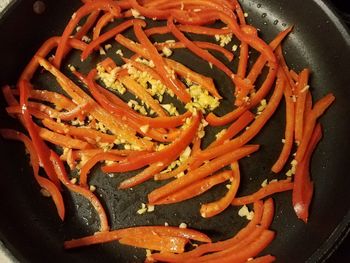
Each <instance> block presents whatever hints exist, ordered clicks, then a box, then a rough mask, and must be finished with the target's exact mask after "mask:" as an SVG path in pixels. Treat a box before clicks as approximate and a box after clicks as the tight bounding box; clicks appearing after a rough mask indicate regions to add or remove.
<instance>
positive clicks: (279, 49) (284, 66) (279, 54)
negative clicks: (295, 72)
mask: <svg viewBox="0 0 350 263" xmlns="http://www.w3.org/2000/svg"><path fill="white" fill-rule="evenodd" d="M276 55H277V57H278V60H279V63H280V67H281V68H282V69H283V71H284V74H285V76H286V77H287V80H288V82H289V85H290V86H291V87H292V91H293V94H295V92H296V85H295V83H294V81H293V78H292V77H291V75H290V71H289V68H288V66H287V63H286V60H285V58H284V55H283V51H282V46H281V45H279V46H278V47H277V48H276Z"/></svg>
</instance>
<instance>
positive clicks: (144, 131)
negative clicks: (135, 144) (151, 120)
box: [140, 125, 149, 133]
mask: <svg viewBox="0 0 350 263" xmlns="http://www.w3.org/2000/svg"><path fill="white" fill-rule="evenodd" d="M140 130H141V131H142V132H143V133H147V132H148V130H149V125H143V126H141V127H140Z"/></svg>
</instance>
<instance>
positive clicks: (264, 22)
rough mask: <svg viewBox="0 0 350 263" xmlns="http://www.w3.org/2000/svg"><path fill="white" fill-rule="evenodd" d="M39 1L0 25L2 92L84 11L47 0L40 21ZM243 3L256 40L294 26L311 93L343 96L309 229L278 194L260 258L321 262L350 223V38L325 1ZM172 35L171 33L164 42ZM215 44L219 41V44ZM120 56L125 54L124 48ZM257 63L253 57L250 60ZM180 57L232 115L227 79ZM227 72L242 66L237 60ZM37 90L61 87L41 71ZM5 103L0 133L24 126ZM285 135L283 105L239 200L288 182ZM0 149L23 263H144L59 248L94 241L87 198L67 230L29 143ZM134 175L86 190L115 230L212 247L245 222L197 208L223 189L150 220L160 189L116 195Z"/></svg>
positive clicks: (117, 249) (137, 256) (114, 253)
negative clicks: (186, 236) (189, 237)
mask: <svg viewBox="0 0 350 263" xmlns="http://www.w3.org/2000/svg"><path fill="white" fill-rule="evenodd" d="M33 2H34V1H32V0H30V1H29V0H26V1H24V0H22V1H15V3H14V4H13V5H12V6H11V7H10V8H9V9H8V10H7V12H6V13H5V14H2V17H1V18H0V32H1V41H0V58H1V62H0V69H1V70H0V85H3V84H5V83H10V84H14V83H15V82H16V79H17V77H18V75H19V73H20V72H21V70H22V69H23V67H24V66H25V64H26V63H27V62H28V60H29V59H30V57H31V56H32V55H33V54H34V52H35V50H37V48H38V47H39V46H40V45H41V43H42V42H43V41H44V40H45V39H47V38H48V37H50V36H53V35H59V34H60V33H61V32H62V30H63V28H64V25H65V24H66V23H67V21H68V19H69V17H70V16H71V14H72V13H73V12H74V10H75V9H76V8H77V7H78V6H79V5H80V3H79V1H77V0H75V1H68V0H62V1H46V4H47V5H46V11H45V13H44V14H42V15H36V14H34V13H33V11H32V4H33ZM265 2H267V3H265ZM242 5H243V7H244V9H245V11H246V12H247V13H248V14H249V16H248V18H247V20H248V22H249V23H251V24H253V25H254V26H256V27H257V28H259V29H260V35H261V36H262V38H263V39H265V40H267V41H269V40H271V39H272V38H273V37H274V36H275V35H276V34H277V33H278V32H279V31H281V30H283V29H285V28H286V27H287V26H289V25H292V24H294V25H295V28H294V31H293V33H292V34H291V35H290V36H289V37H288V39H287V41H285V43H284V50H285V52H286V59H287V61H288V64H289V65H290V67H291V68H293V69H295V70H296V71H299V70H301V69H302V68H304V67H309V68H311V70H312V77H311V87H312V93H313V95H314V98H315V99H317V98H320V97H321V96H323V95H325V94H326V93H328V92H330V91H332V92H333V93H334V94H335V96H336V98H337V100H336V103H335V104H334V105H333V106H332V108H331V109H330V110H329V111H328V112H327V114H326V115H325V116H324V117H323V118H322V121H321V122H322V124H323V127H324V139H323V140H322V141H321V143H320V144H319V146H318V148H317V151H316V153H315V155H314V157H313V159H312V167H311V169H312V177H313V180H314V182H315V196H314V200H313V203H312V205H311V216H310V220H309V223H308V224H307V225H305V224H304V223H302V222H301V221H299V220H297V219H296V217H295V215H294V212H293V210H292V206H291V193H290V192H289V193H283V194H278V195H275V197H274V200H275V202H276V215H275V219H274V222H273V224H272V227H271V228H272V229H273V230H276V232H277V236H276V239H275V240H274V241H273V242H272V244H271V245H270V246H269V247H268V248H267V249H266V250H265V251H264V254H265V253H272V254H273V255H275V256H277V259H278V261H277V262H286V263H288V262H305V261H308V262H322V261H323V260H324V259H325V258H326V257H327V256H328V255H329V253H330V252H331V251H332V250H333V248H334V247H336V246H337V244H338V243H339V242H340V240H341V239H342V237H344V235H345V233H346V232H347V230H348V225H349V221H350V215H349V204H348V203H347V202H346V200H349V197H350V191H348V189H347V187H348V185H349V183H350V179H349V172H348V168H347V164H348V161H347V160H348V158H347V157H348V154H347V149H349V146H350V142H349V136H348V134H350V126H349V125H350V124H349V121H348V116H349V114H350V110H349V109H350V107H349V105H348V101H349V99H350V94H349V89H348V85H349V83H350V74H348V69H349V68H350V62H349V57H350V48H349V47H350V45H349V39H350V38H349V34H348V32H347V31H346V30H345V28H344V26H343V25H342V24H341V23H340V22H339V20H338V18H337V17H336V15H334V13H333V12H332V11H331V10H330V9H329V8H328V7H327V5H326V4H325V3H324V2H323V1H305V0H304V1H302V0H295V1H288V0H280V1H278V0H271V1H261V0H260V1H257V0H252V1H247V0H244V1H242ZM295 7H298V8H295ZM217 26H219V25H217ZM127 35H128V36H132V33H131V32H128V33H127ZM192 37H193V36H192ZM168 38H169V37H168V36H165V37H163V38H159V40H161V39H163V40H164V39H168ZM206 40H208V39H206ZM210 40H211V41H213V38H212V39H210ZM233 42H234V41H233ZM111 43H113V42H111ZM113 44H114V43H113ZM232 44H233V43H231V44H230V45H229V48H230V47H231V45H232ZM117 48H118V47H117V46H115V45H114V46H113V48H112V49H111V50H109V51H108V54H109V55H110V56H112V58H115V59H117V56H116V55H115V54H114V51H115V50H116V49H117ZM123 51H124V53H126V54H128V53H127V51H126V50H125V49H123ZM129 54H130V53H129ZM215 55H217V56H218V57H219V58H220V59H222V60H223V61H225V59H224V58H223V57H221V56H220V54H217V53H215ZM236 56H238V54H237V53H236ZM255 56H256V54H254V52H253V53H252V54H251V57H252V58H254V57H255ZM101 59H102V58H101V57H99V56H97V55H94V56H92V57H91V58H89V59H88V61H87V63H85V64H84V65H83V64H81V63H80V62H79V53H73V54H72V55H70V56H69V57H68V58H67V59H66V60H65V65H67V64H68V63H71V64H74V65H77V66H78V67H79V69H81V71H83V72H87V71H88V69H89V67H90V66H91V65H93V64H96V62H98V61H100V60H101ZM174 59H176V60H178V61H180V62H182V63H184V64H185V65H188V66H190V67H191V68H192V69H194V70H196V71H198V72H201V73H203V74H205V75H209V76H211V77H213V78H214V80H215V83H216V85H217V86H218V88H219V90H220V93H221V94H222V95H223V96H224V97H225V99H227V101H226V102H225V103H222V105H221V106H220V107H219V108H218V109H217V110H216V113H218V114H224V113H225V112H228V111H230V110H231V109H232V106H231V103H230V99H232V87H231V84H230V82H229V80H228V79H227V78H226V77H225V76H224V74H223V73H221V72H219V71H218V70H216V69H215V68H214V69H211V68H210V67H209V65H208V63H207V62H205V61H203V60H201V59H200V58H198V57H196V56H195V55H193V54H190V53H189V52H187V51H184V50H177V51H175V52H174ZM89 65H90V66H89ZM230 66H232V67H235V66H236V65H235V63H233V64H230ZM34 83H35V84H37V86H38V87H42V88H44V87H45V88H47V89H51V90H58V89H59V87H58V85H57V83H55V81H54V80H53V78H52V77H50V76H49V74H47V73H43V74H37V75H36V77H35V79H34ZM0 104H1V111H0V127H1V128H3V127H12V128H20V127H19V125H18V124H17V122H16V121H15V120H13V119H10V118H9V117H7V115H6V114H5V112H4V110H3V108H4V106H5V102H4V99H3V98H2V97H1V100H0ZM283 130H284V104H283V103H282V104H281V106H280V107H279V109H278V111H277V113H276V114H275V115H274V116H273V118H272V119H271V120H270V122H269V123H268V124H267V125H266V127H265V128H264V129H263V130H262V132H261V133H260V134H259V135H258V136H257V137H256V138H255V139H254V140H253V141H252V142H253V143H259V144H260V145H261V146H262V147H261V149H260V151H259V152H258V153H257V154H253V155H252V156H251V157H250V158H247V159H245V160H243V161H242V162H241V166H242V184H241V185H242V186H241V189H240V191H239V195H244V194H248V193H251V192H253V191H255V190H257V189H258V188H259V187H260V184H261V182H262V181H263V180H264V179H266V178H269V179H273V178H283V177H284V175H283V173H281V174H280V175H277V176H276V175H273V174H272V173H271V172H270V167H271V165H272V164H273V162H274V161H275V160H276V158H277V156H278V153H279V151H280V149H281V147H282V144H281V139H282V138H283V132H284V131H283ZM217 131H219V129H217V128H216V129H211V130H209V131H208V134H209V136H208V137H210V138H211V139H212V138H213V135H214V133H215V132H217ZM210 138H209V139H208V140H207V141H204V142H203V146H205V145H207V144H208V143H209V141H210V140H211V139H210ZM0 149H1V150H0V156H1V157H0V165H1V166H0V167H1V177H0V178H1V191H0V204H1V216H0V240H1V241H3V242H4V244H5V245H6V247H8V248H9V250H10V251H11V253H12V254H13V255H14V256H15V257H16V258H17V259H18V260H19V261H20V262H143V259H144V256H145V251H144V250H143V249H136V248H132V247H128V246H123V245H119V244H118V243H117V242H113V243H109V244H103V245H96V246H91V247H88V248H80V249H76V250H71V251H65V250H64V249H63V247H62V244H63V241H64V240H67V239H71V238H76V237H80V236H84V235H88V234H92V233H93V232H94V231H96V230H97V229H98V226H99V222H98V218H97V217H96V214H95V212H94V211H93V209H92V207H91V206H90V205H89V204H87V202H86V201H85V200H84V199H83V198H80V197H79V196H76V195H74V194H71V193H69V192H68V191H64V198H65V200H66V205H67V219H66V221H65V222H64V223H62V222H60V220H59V218H58V216H57V215H56V214H55V208H54V205H53V203H52V202H51V201H50V200H49V199H46V198H44V197H43V196H41V194H40V192H39V190H40V188H39V187H38V185H37V184H36V182H35V181H34V180H33V177H32V172H31V169H30V167H29V165H28V158H27V157H26V156H25V154H24V148H23V146H22V145H21V144H20V143H16V142H9V141H5V140H3V139H0ZM128 176H130V174H122V175H120V174H118V175H115V176H114V177H113V178H111V177H109V176H107V175H105V174H103V173H101V171H100V170H99V168H98V167H97V168H96V169H94V170H93V174H92V176H91V177H90V183H91V184H93V185H96V187H97V191H96V192H97V194H98V196H99V197H100V199H101V200H102V202H103V204H104V205H105V207H106V210H107V212H108V216H109V221H110V222H111V227H112V229H117V228H124V227H130V226H139V225H163V224H164V223H165V222H167V223H169V225H174V226H177V225H179V224H180V223H182V222H185V223H187V225H188V226H189V227H190V228H194V229H198V230H200V231H203V232H204V233H206V234H208V235H210V236H211V237H212V238H213V240H214V241H215V240H220V239H225V238H228V237H230V236H232V235H234V234H235V233H236V232H237V231H238V230H239V229H240V228H242V227H243V226H244V225H245V224H246V223H247V221H246V220H244V219H242V218H240V217H239V216H238V215H237V211H238V208H234V207H232V208H230V209H227V210H226V211H224V212H223V213H222V214H220V215H218V216H216V217H214V218H210V219H202V218H201V217H200V215H199V212H198V211H199V207H200V204H202V203H204V202H208V201H212V200H216V199H217V198H219V197H220V196H222V195H223V194H224V193H225V186H224V185H222V186H218V187H215V188H214V189H212V190H210V191H209V192H208V193H206V194H204V195H203V196H200V197H198V198H194V199H192V200H189V201H186V202H183V203H180V204H174V205H168V206H162V207H156V209H155V211H154V212H153V213H146V214H144V215H137V213H136V211H137V210H138V209H139V208H140V206H141V203H146V195H147V193H149V192H150V191H151V190H152V189H154V188H156V187H159V185H161V184H162V183H160V182H146V183H144V184H142V185H140V186H137V187H135V188H133V190H124V191H121V190H117V185H118V184H119V183H120V182H121V181H122V180H123V179H125V178H127V177H128Z"/></svg>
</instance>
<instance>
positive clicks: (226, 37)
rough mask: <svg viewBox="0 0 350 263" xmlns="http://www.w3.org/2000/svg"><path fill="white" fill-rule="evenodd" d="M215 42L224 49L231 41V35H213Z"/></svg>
mask: <svg viewBox="0 0 350 263" xmlns="http://www.w3.org/2000/svg"><path fill="white" fill-rule="evenodd" d="M215 40H216V41H218V42H219V43H220V46H222V47H224V46H226V45H227V44H228V43H230V42H231V40H232V34H227V35H215Z"/></svg>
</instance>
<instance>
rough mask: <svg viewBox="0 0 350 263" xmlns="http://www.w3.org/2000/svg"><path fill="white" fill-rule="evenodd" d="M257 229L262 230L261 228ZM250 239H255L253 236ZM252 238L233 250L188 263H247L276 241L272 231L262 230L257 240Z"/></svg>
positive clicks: (229, 249)
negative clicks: (246, 262)
mask: <svg viewBox="0 0 350 263" xmlns="http://www.w3.org/2000/svg"><path fill="white" fill-rule="evenodd" d="M257 229H258V230H260V229H259V228H257ZM257 232H258V231H257ZM250 237H253V235H251V236H250ZM250 237H247V238H246V239H244V240H242V242H241V244H237V245H235V246H233V247H232V248H228V249H225V250H223V251H219V252H216V253H213V254H210V255H205V256H202V257H199V258H196V259H192V260H188V262H189V263H190V262H198V263H199V262H210V263H219V262H220V263H221V262H224V263H226V262H227V263H239V262H245V261H246V260H248V259H249V258H252V257H255V256H257V255H258V254H259V253H260V252H261V251H262V250H264V248H266V247H267V246H268V245H269V244H270V243H271V242H272V240H273V239H274V237H275V233H274V232H273V231H271V230H262V233H261V234H260V235H259V236H257V238H255V239H253V240H250V239H252V238H250Z"/></svg>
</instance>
